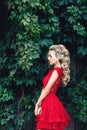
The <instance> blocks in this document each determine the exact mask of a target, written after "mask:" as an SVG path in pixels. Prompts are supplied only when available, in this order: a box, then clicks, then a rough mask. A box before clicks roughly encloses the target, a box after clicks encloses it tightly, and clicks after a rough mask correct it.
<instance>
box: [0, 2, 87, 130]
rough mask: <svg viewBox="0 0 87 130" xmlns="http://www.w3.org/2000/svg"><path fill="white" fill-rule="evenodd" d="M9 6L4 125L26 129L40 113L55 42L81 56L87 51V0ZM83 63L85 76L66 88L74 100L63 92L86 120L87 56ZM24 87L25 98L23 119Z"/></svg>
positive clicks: (0, 68)
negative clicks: (36, 110) (39, 102)
mask: <svg viewBox="0 0 87 130" xmlns="http://www.w3.org/2000/svg"><path fill="white" fill-rule="evenodd" d="M7 6H8V12H9V13H8V29H7V32H2V33H3V36H4V37H2V39H1V41H0V84H1V86H0V87H1V88H0V115H1V116H0V120H1V124H0V128H1V129H2V130H8V129H9V130H22V129H25V125H26V122H28V121H30V120H31V119H33V117H34V116H33V115H34V112H33V111H34V105H35V103H36V101H37V98H38V96H39V94H40V90H41V86H42V82H41V81H42V78H43V76H44V75H45V73H46V72H47V70H48V64H47V57H46V54H47V51H48V48H49V46H50V45H52V44H60V43H63V44H64V45H66V46H68V47H69V49H70V54H72V55H74V56H76V57H77V56H78V60H79V59H80V60H82V59H84V57H85V56H86V55H87V49H86V44H87V43H86V41H87V29H86V28H87V27H86V23H87V7H86V0H77V1H74V0H44V1H43V0H21V1H19V0H8V4H7ZM73 50H77V52H76V53H74V51H73ZM71 64H72V63H71ZM82 64H84V67H83V69H82V70H83V72H82V74H80V75H81V76H79V75H77V77H80V79H81V80H80V81H79V82H78V83H77V82H75V81H72V82H70V84H69V87H67V89H66V93H67V92H68V93H69V96H70V98H68V99H64V98H63V97H64V94H66V93H65V92H64V93H63V96H61V97H62V99H64V100H65V104H66V102H68V101H69V99H71V100H70V102H68V103H69V107H68V109H69V110H70V113H71V114H72V115H74V118H75V119H77V120H78V121H80V123H81V124H82V123H83V122H86V121H87V116H86V115H87V110H86V108H87V98H86V95H87V87H86V84H87V82H86V79H87V67H86V66H87V65H86V62H84V60H82ZM72 77H73V75H71V79H72ZM82 77H83V78H82ZM82 81H83V82H82ZM20 86H22V87H23V89H24V95H25V96H24V98H23V100H22V102H21V103H20V108H19V109H20V117H18V110H17V107H18V101H19V98H21V89H20V88H21V87H20ZM74 86H75V87H74ZM62 92H63V90H62V91H61V93H62ZM78 99H79V100H78ZM13 100H14V102H12V101H13ZM11 102H12V104H11ZM32 122H34V120H33V121H32ZM29 129H31V130H32V129H33V127H32V124H31V128H29ZM34 129H35V127H34Z"/></svg>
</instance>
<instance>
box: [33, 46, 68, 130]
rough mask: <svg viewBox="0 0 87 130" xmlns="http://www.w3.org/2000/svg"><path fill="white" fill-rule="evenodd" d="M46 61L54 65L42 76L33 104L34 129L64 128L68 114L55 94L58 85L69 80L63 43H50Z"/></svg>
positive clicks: (58, 129)
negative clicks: (38, 92) (39, 88)
mask: <svg viewBox="0 0 87 130" xmlns="http://www.w3.org/2000/svg"><path fill="white" fill-rule="evenodd" d="M48 63H49V64H50V65H52V66H54V67H53V68H52V69H50V70H49V71H48V73H47V75H46V76H45V77H44V78H43V88H42V91H41V94H40V97H39V99H38V101H37V103H36V105H35V116H36V130H64V127H65V126H67V125H68V121H69V120H70V116H69V115H68V113H67V111H66V109H65V108H64V106H63V104H62V103H61V101H60V100H59V98H58V97H57V96H56V92H57V90H58V88H59V86H60V83H62V84H63V86H66V85H67V83H68V82H69V80H70V70H69V64H70V57H69V51H68V50H67V49H66V48H65V46H64V45H61V44H59V45H52V46H51V47H50V48H49V51H48Z"/></svg>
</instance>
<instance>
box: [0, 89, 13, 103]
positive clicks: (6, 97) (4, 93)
mask: <svg viewBox="0 0 87 130" xmlns="http://www.w3.org/2000/svg"><path fill="white" fill-rule="evenodd" d="M13 99H14V95H13V93H12V91H9V90H7V88H2V87H1V86H0V103H4V102H6V101H10V100H13Z"/></svg>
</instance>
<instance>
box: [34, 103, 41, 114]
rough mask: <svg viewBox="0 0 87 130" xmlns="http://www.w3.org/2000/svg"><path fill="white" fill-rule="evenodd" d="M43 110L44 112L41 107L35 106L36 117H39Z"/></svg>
mask: <svg viewBox="0 0 87 130" xmlns="http://www.w3.org/2000/svg"><path fill="white" fill-rule="evenodd" d="M41 110H42V108H41V106H39V105H37V104H36V105H35V110H34V113H35V116H36V115H38V114H40V113H41Z"/></svg>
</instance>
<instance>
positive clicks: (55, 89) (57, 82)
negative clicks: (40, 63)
mask: <svg viewBox="0 0 87 130" xmlns="http://www.w3.org/2000/svg"><path fill="white" fill-rule="evenodd" d="M54 70H56V71H57V73H58V78H57V80H56V81H55V83H54V84H53V86H52V89H51V91H53V92H54V93H56V91H57V89H58V87H59V85H60V83H61V79H62V68H59V67H55V68H52V69H50V70H49V71H48V73H47V75H46V76H45V77H44V78H43V88H44V87H46V85H47V83H48V81H49V79H50V77H51V75H52V73H53V71H54Z"/></svg>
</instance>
